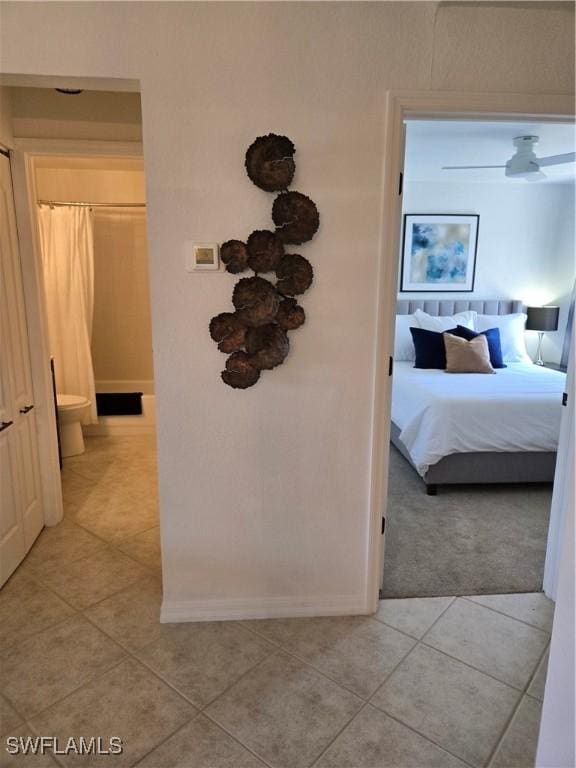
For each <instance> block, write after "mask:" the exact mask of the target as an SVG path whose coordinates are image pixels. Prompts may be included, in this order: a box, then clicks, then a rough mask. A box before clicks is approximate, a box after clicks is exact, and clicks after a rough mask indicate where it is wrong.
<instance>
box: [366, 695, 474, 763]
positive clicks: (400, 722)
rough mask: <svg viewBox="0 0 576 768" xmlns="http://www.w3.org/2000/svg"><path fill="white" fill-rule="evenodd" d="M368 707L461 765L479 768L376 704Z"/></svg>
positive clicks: (369, 703)
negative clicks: (445, 753)
mask: <svg viewBox="0 0 576 768" xmlns="http://www.w3.org/2000/svg"><path fill="white" fill-rule="evenodd" d="M367 704H368V706H370V707H372V708H373V709H377V710H378V712H381V713H382V714H383V715H386V717H389V718H390V719H391V720H395V721H396V722H397V723H399V724H400V725H403V726H404V728H408V730H410V731H412V732H413V733H415V734H417V735H418V736H420V737H421V738H422V739H425V740H426V741H428V742H429V743H430V744H434V746H435V747H438V748H439V749H441V750H443V751H444V752H447V753H448V754H449V755H451V756H452V757H455V758H456V759H457V760H459V761H460V762H461V763H464V765H467V766H469V768H479V766H477V765H474V763H471V762H469V761H468V760H466V758H464V757H461V756H460V755H457V754H456V753H455V752H451V751H450V750H449V749H447V748H446V747H444V746H443V745H442V744H438V742H436V741H434V739H432V738H431V737H430V736H427V735H426V734H424V733H422V732H421V731H419V730H418V729H417V728H415V727H414V726H413V725H410V724H409V723H406V722H404V720H401V719H400V718H399V717H398V715H392V714H391V713H390V712H388V711H386V710H385V709H382V708H381V707H378V706H376V704H373V703H372V702H371V701H369V702H367Z"/></svg>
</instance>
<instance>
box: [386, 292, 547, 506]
mask: <svg viewBox="0 0 576 768" xmlns="http://www.w3.org/2000/svg"><path fill="white" fill-rule="evenodd" d="M417 309H421V310H423V311H424V312H428V314H429V315H435V316H438V317H442V316H443V315H453V314H455V313H456V312H466V311H467V310H470V309H471V310H475V311H476V312H478V314H482V315H509V314H513V313H515V312H522V311H523V309H524V307H523V304H522V302H521V301H498V300H492V301H482V300H471V301H468V300H465V299H457V300H454V301H451V300H444V299H442V300H402V299H401V300H399V301H398V302H397V305H396V313H397V314H398V315H411V314H412V313H414V312H415V311H416V310H417ZM399 435H400V429H399V428H398V426H397V425H396V424H394V422H392V425H391V431H390V440H391V442H392V443H393V445H395V446H396V448H397V449H398V450H399V451H400V453H401V454H402V455H403V456H404V458H405V459H406V460H407V461H408V462H409V463H410V464H412V466H414V464H413V462H412V459H411V458H410V454H409V453H408V450H407V448H406V446H405V445H404V443H403V442H402V441H401V440H400V437H399ZM555 467H556V453H555V452H554V453H547V452H536V451H523V452H518V453H504V454H503V453H496V452H489V451H486V452H479V453H453V454H450V456H445V457H444V458H443V459H440V461H438V462H437V463H436V464H433V465H432V466H431V467H430V468H429V469H428V472H426V474H425V475H424V477H423V480H424V482H425V484H426V493H427V494H428V495H430V496H433V495H435V494H436V493H437V490H438V486H439V485H455V484H464V483H466V484H468V483H551V482H552V481H553V480H554V470H555ZM414 471H416V470H414Z"/></svg>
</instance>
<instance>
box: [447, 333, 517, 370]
mask: <svg viewBox="0 0 576 768" xmlns="http://www.w3.org/2000/svg"><path fill="white" fill-rule="evenodd" d="M448 333H451V334H452V335H453V336H459V337H460V338H461V339H466V341H472V339H475V338H476V336H486V340H487V341H488V352H489V353H490V363H491V364H492V368H506V367H507V366H505V365H504V360H503V358H502V345H501V344H500V330H499V328H489V329H488V330H487V331H482V332H481V333H478V332H477V331H471V330H470V328H466V327H465V326H463V325H459V326H457V328H456V330H455V331H448Z"/></svg>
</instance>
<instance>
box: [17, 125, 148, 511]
mask: <svg viewBox="0 0 576 768" xmlns="http://www.w3.org/2000/svg"><path fill="white" fill-rule="evenodd" d="M41 156H70V157H110V158H118V157H142V158H143V157H144V150H143V145H142V142H136V141H131V142H117V141H93V140H74V139H14V141H13V146H12V148H11V149H10V160H11V166H12V181H13V186H14V202H15V206H16V222H17V228H18V239H19V244H20V261H21V268H22V280H23V285H24V303H25V306H26V321H27V325H28V334H29V337H30V357H31V366H32V387H33V390H34V398H35V404H36V408H35V410H36V411H37V417H36V418H37V420H38V427H37V428H38V450H39V455H40V483H41V492H42V500H43V506H44V523H45V525H48V526H51V525H56V524H58V523H59V522H60V521H61V520H62V517H63V506H62V483H61V478H60V464H59V458H58V442H57V427H56V414H55V410H54V398H53V390H52V376H51V371H50V352H49V344H48V320H47V315H46V301H45V294H44V279H43V274H42V257H41V252H40V234H39V231H38V219H37V216H36V212H35V211H36V209H35V206H36V200H37V193H36V177H35V168H34V160H35V158H36V157H41Z"/></svg>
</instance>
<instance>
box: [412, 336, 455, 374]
mask: <svg viewBox="0 0 576 768" xmlns="http://www.w3.org/2000/svg"><path fill="white" fill-rule="evenodd" d="M455 332H456V328H452V329H450V330H449V331H446V333H454V334H455ZM410 333H411V334H412V339H413V341H414V349H415V350H416V362H415V363H414V368H440V369H441V370H445V368H446V347H445V346H444V338H443V336H442V333H438V331H427V330H426V329H425V328H410Z"/></svg>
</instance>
